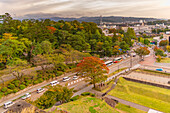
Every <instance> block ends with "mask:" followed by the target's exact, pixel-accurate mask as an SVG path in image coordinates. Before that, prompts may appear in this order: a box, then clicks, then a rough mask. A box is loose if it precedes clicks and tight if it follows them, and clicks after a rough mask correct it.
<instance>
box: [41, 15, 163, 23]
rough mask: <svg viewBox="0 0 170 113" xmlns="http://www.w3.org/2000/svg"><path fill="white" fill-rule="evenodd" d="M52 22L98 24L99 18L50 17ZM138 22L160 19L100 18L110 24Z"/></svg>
mask: <svg viewBox="0 0 170 113" xmlns="http://www.w3.org/2000/svg"><path fill="white" fill-rule="evenodd" d="M43 19H44V18H43ZM49 19H51V20H54V21H59V20H64V21H73V20H77V21H79V22H82V21H85V22H95V23H97V24H99V23H100V17H80V18H63V17H51V18H49ZM140 20H145V21H146V22H149V21H157V20H161V19H156V18H138V17H121V16H108V17H102V22H111V23H119V22H138V21H140Z"/></svg>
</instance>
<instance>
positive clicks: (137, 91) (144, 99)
mask: <svg viewBox="0 0 170 113" xmlns="http://www.w3.org/2000/svg"><path fill="white" fill-rule="evenodd" d="M106 90H108V89H105V90H104V91H103V92H105V91H106ZM109 95H112V96H115V97H118V98H121V99H124V100H128V101H131V102H134V103H137V104H140V105H144V106H147V107H150V108H153V109H156V110H159V111H163V112H165V113H170V90H168V89H164V88H159V87H155V86H151V85H145V84H141V83H136V82H131V81H127V80H125V79H123V78H120V79H119V82H118V84H117V86H116V87H115V89H114V90H112V91H111V92H109Z"/></svg>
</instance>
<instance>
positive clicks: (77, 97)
mask: <svg viewBox="0 0 170 113" xmlns="http://www.w3.org/2000/svg"><path fill="white" fill-rule="evenodd" d="M79 97H80V96H79V95H77V96H74V97H72V98H71V99H70V100H71V101H75V100H77V99H79Z"/></svg>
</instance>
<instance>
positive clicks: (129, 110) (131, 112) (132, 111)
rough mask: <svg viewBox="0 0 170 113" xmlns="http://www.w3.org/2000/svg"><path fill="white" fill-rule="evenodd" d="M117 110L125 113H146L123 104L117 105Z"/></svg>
mask: <svg viewBox="0 0 170 113" xmlns="http://www.w3.org/2000/svg"><path fill="white" fill-rule="evenodd" d="M116 109H118V111H123V113H146V112H144V111H141V110H138V109H136V108H133V107H130V106H127V105H124V104H121V103H119V104H118V105H116Z"/></svg>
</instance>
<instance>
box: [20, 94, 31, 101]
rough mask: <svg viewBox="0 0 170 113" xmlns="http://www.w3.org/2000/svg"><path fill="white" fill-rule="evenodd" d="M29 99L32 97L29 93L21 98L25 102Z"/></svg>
mask: <svg viewBox="0 0 170 113" xmlns="http://www.w3.org/2000/svg"><path fill="white" fill-rule="evenodd" d="M29 97H31V94H29V93H26V94H25V95H24V96H22V97H21V98H22V99H23V100H25V99H27V98H29Z"/></svg>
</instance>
